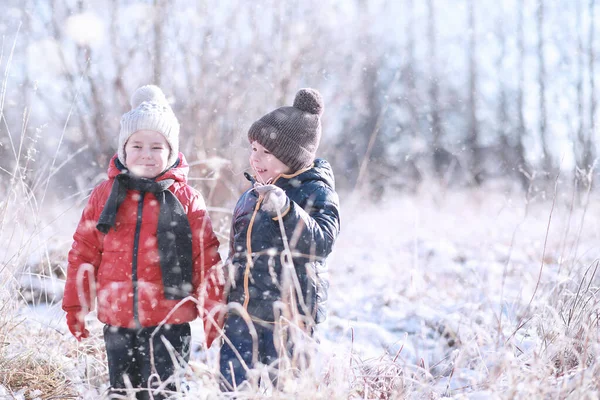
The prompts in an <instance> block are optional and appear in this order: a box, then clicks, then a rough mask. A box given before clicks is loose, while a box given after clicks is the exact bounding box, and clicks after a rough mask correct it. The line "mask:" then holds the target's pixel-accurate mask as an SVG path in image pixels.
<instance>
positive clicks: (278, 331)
mask: <svg viewBox="0 0 600 400" xmlns="http://www.w3.org/2000/svg"><path fill="white" fill-rule="evenodd" d="M253 326H254V328H255V329H256V336H257V338H256V339H257V342H256V346H255V345H254V339H253V338H252V335H251V333H250V328H249V327H248V324H247V323H246V321H245V320H244V319H243V318H242V317H241V316H239V315H237V314H229V315H228V316H227V319H226V320H225V327H224V328H223V329H224V332H225V335H226V336H227V338H228V339H229V341H231V343H232V345H233V347H234V348H235V350H237V352H238V353H239V356H240V357H238V355H237V354H236V353H235V352H234V350H233V349H232V346H231V345H230V344H229V343H228V342H227V341H224V342H223V344H222V345H221V353H220V361H219V364H220V371H221V375H222V376H223V379H224V381H223V382H222V385H221V389H222V390H223V391H230V390H232V388H234V387H238V386H240V384H241V383H242V382H244V381H246V380H247V379H248V377H247V371H246V368H244V365H243V364H242V361H241V360H243V362H244V363H245V364H246V367H247V368H248V369H252V368H254V367H256V365H255V364H254V363H253V362H254V361H256V362H257V363H261V364H264V365H267V366H269V367H270V373H269V375H270V378H271V381H272V382H273V383H274V384H275V385H277V371H278V370H279V361H280V359H281V357H283V356H286V357H292V356H294V357H295V356H297V355H295V354H294V345H293V341H292V338H291V337H290V335H289V329H288V328H281V327H280V326H277V325H275V324H274V323H260V322H254V324H253ZM253 347H255V348H253ZM254 350H256V354H254ZM240 358H241V360H240ZM303 362H304V363H303V365H306V364H307V363H308V358H307V356H306V355H303ZM296 366H297V365H296ZM234 382H235V384H234Z"/></svg>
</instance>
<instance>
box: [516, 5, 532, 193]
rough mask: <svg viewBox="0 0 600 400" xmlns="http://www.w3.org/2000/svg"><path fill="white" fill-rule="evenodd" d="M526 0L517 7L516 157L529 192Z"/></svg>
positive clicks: (525, 186) (523, 186)
mask: <svg viewBox="0 0 600 400" xmlns="http://www.w3.org/2000/svg"><path fill="white" fill-rule="evenodd" d="M524 13H525V0H519V5H518V7H517V14H518V15H517V49H518V61H517V70H518V73H517V75H518V80H519V83H518V88H517V115H518V128H517V140H516V155H517V160H518V168H519V169H520V171H519V172H520V174H519V177H520V182H521V186H522V188H523V190H527V189H528V188H529V184H530V177H531V171H530V170H529V168H528V166H527V162H526V158H525V146H524V144H523V141H524V140H525V136H526V135H527V128H526V126H525V115H524V109H523V108H524V95H525V29H524V25H525V18H524Z"/></svg>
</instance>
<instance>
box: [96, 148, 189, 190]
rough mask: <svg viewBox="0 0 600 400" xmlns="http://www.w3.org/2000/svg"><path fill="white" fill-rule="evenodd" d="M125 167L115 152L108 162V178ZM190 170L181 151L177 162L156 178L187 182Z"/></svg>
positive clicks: (158, 179)
mask: <svg viewBox="0 0 600 400" xmlns="http://www.w3.org/2000/svg"><path fill="white" fill-rule="evenodd" d="M125 169H126V168H125V166H124V165H123V164H121V162H120V161H119V158H118V154H115V155H114V156H113V157H112V158H111V159H110V162H109V163H108V170H107V171H106V173H107V174H108V178H109V179H112V178H114V177H116V176H117V175H119V174H120V173H121V172H123V171H124V170H125ZM189 170H190V166H189V164H188V163H187V160H186V159H185V156H184V155H183V153H181V152H180V153H179V156H178V157H177V161H176V162H175V164H174V165H173V166H172V167H171V168H169V169H167V170H166V171H164V172H163V173H162V174H160V175H159V176H158V177H157V178H156V180H157V181H162V180H165V179H174V180H175V182H182V183H186V182H187V177H188V172H189Z"/></svg>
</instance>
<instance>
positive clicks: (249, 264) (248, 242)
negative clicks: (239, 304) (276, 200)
mask: <svg viewBox="0 0 600 400" xmlns="http://www.w3.org/2000/svg"><path fill="white" fill-rule="evenodd" d="M262 200H263V199H262V196H259V197H258V200H257V201H256V205H255V206H254V211H253V212H252V217H251V218H250V223H249V224H248V230H247V231H246V270H245V271H244V310H248V302H249V301H250V289H249V288H248V280H249V277H250V268H252V264H253V262H252V227H253V226H254V219H255V218H256V214H257V213H258V209H259V208H260V203H262Z"/></svg>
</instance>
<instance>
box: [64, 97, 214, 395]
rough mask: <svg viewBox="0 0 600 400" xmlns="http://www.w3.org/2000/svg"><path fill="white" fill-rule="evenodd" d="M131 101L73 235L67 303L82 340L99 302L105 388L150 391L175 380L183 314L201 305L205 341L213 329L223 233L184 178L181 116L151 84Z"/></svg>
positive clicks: (189, 315) (185, 342)
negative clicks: (105, 362) (102, 174)
mask: <svg viewBox="0 0 600 400" xmlns="http://www.w3.org/2000/svg"><path fill="white" fill-rule="evenodd" d="M131 106H132V110H131V111H129V112H128V113H126V114H124V115H123V117H122V118H121V131H120V135H119V147H118V154H117V155H115V156H114V157H113V158H112V159H111V161H110V164H109V166H108V180H106V181H104V182H102V183H101V184H100V185H98V186H97V187H96V188H95V189H94V190H93V191H92V194H91V196H90V199H89V201H88V204H87V205H86V207H85V209H84V211H83V215H82V217H81V220H80V222H79V225H78V226H77V230H76V232H75V235H74V237H73V239H74V242H73V246H72V248H71V251H70V252H69V263H68V272H67V283H66V286H65V296H64V299H63V309H64V310H65V311H66V312H67V324H68V326H69V330H70V331H71V333H72V334H73V335H74V336H75V338H77V340H81V338H86V337H88V335H89V332H88V331H87V329H86V328H85V323H84V317H85V315H86V314H87V313H88V312H89V311H90V309H91V308H92V307H93V305H94V303H97V314H98V319H99V320H100V321H101V322H103V323H104V324H105V327H104V341H105V344H106V353H107V359H108V369H109V376H110V385H111V393H113V394H123V393H124V389H126V388H127V387H133V388H136V389H138V390H137V395H138V398H148V396H149V391H150V390H151V389H152V388H155V387H156V386H157V385H160V384H162V383H165V382H166V381H168V382H166V383H167V385H166V389H167V390H169V391H173V390H175V389H176V388H177V386H178V385H177V384H176V379H175V376H174V375H175V373H176V372H177V369H178V368H177V367H178V365H174V360H184V361H185V362H187V361H188V360H189V351H190V349H189V344H190V338H191V333H190V325H189V322H190V321H192V320H194V319H195V318H197V317H198V316H199V315H201V316H203V317H204V318H205V327H206V342H207V343H206V344H207V346H210V345H211V342H212V341H213V339H214V338H215V336H216V333H217V332H216V331H215V328H214V325H212V324H210V323H206V322H208V321H207V320H206V319H207V318H209V314H210V310H211V309H212V308H213V307H214V306H217V305H219V304H220V303H222V301H223V285H222V282H220V280H219V278H218V276H219V274H218V273H217V266H218V265H220V264H219V261H220V257H219V253H218V252H217V250H218V247H219V242H218V240H217V238H216V236H215V233H214V232H213V230H212V226H211V222H210V219H209V216H208V214H207V211H206V206H205V204H204V200H203V198H202V195H201V194H200V193H198V192H197V191H196V190H194V189H193V188H192V187H190V186H189V185H188V184H187V173H188V165H187V163H186V160H185V158H184V157H183V155H182V154H181V153H179V151H178V149H179V122H178V121H177V118H176V117H175V115H174V114H173V111H172V110H171V107H170V106H169V104H168V102H167V100H166V98H165V96H164V94H163V92H162V91H161V90H160V89H159V88H158V87H156V86H152V85H148V86H143V87H141V88H139V89H138V90H137V91H136V92H135V93H134V94H133V96H132V98H131ZM194 299H197V302H196V301H194ZM165 340H166V341H168V342H170V346H172V348H173V350H174V352H175V353H177V354H178V356H177V357H172V356H173V355H174V354H173V351H172V350H170V349H169V348H168V347H167V346H166V345H165ZM170 346H169V347H170ZM163 387H165V386H163ZM140 396H141V397H140ZM154 398H155V399H157V398H162V397H161V395H160V394H158V393H155V394H154Z"/></svg>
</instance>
